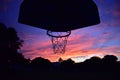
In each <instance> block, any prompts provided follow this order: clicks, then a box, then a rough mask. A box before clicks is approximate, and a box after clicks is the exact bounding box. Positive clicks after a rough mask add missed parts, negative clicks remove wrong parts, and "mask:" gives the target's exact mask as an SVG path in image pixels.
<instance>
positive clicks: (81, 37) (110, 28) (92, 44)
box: [0, 0, 120, 62]
mask: <svg viewBox="0 0 120 80" xmlns="http://www.w3.org/2000/svg"><path fill="white" fill-rule="evenodd" d="M22 1H23V0H0V22H2V23H4V24H5V25H6V26H8V27H14V28H15V29H16V31H17V32H18V33H17V34H18V36H19V37H20V39H22V40H24V44H23V47H22V48H21V50H20V52H22V54H23V55H24V57H25V58H27V59H34V58H35V57H43V58H46V59H49V60H50V61H51V62H55V61H58V59H59V58H60V57H61V58H63V59H68V58H71V59H72V60H74V61H75V62H81V61H84V60H85V59H88V58H90V57H92V56H98V57H101V58H102V57H103V56H104V55H115V56H117V57H118V60H120V6H119V5H120V0H94V2H95V3H96V4H97V6H98V9H99V14H100V20H101V23H100V24H98V25H94V26H89V27H86V28H81V29H77V30H73V31H72V33H71V35H70V36H69V38H68V43H67V46H66V52H65V53H64V54H54V53H53V49H52V44H51V41H50V38H49V37H48V36H47V35H46V30H43V29H40V28H35V27H34V26H28V25H24V24H21V23H18V14H19V8H20V4H21V2H22Z"/></svg>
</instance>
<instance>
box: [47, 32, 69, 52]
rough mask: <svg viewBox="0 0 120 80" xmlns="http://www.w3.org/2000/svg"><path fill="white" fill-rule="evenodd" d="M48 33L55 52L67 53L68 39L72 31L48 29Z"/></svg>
mask: <svg viewBox="0 0 120 80" xmlns="http://www.w3.org/2000/svg"><path fill="white" fill-rule="evenodd" d="M47 34H48V35H49V37H50V39H51V42H52V46H53V51H54V53H55V54H56V53H62V54H63V53H65V50H66V44H67V39H68V37H69V35H70V34H71V31H67V32H52V31H47Z"/></svg>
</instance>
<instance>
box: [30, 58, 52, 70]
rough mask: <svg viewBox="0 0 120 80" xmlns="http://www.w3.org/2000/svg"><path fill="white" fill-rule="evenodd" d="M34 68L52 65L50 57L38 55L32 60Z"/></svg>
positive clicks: (46, 67) (47, 67)
mask: <svg viewBox="0 0 120 80" xmlns="http://www.w3.org/2000/svg"><path fill="white" fill-rule="evenodd" d="M31 65H32V67H33V68H37V69H49V68H50V67H51V62H50V61H49V60H48V59H44V58H42V57H36V58H35V59H33V60H32V61H31Z"/></svg>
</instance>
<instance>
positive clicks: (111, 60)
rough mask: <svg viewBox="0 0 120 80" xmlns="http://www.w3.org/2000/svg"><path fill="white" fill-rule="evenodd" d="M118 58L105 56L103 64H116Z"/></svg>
mask: <svg viewBox="0 0 120 80" xmlns="http://www.w3.org/2000/svg"><path fill="white" fill-rule="evenodd" d="M117 60H118V58H117V57H116V56H114V55H105V56H104V58H103V59H102V61H103V63H105V64H112V63H116V62H117Z"/></svg>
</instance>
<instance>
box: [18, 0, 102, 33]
mask: <svg viewBox="0 0 120 80" xmlns="http://www.w3.org/2000/svg"><path fill="white" fill-rule="evenodd" d="M18 21H19V22H20V23H23V24H27V25H31V26H34V27H38V28H42V29H46V30H50V31H55V32H64V31H71V30H74V29H79V28H83V27H88V26H92V25H96V24H99V23H100V19H99V13H98V8H97V6H96V4H95V3H94V2H93V0H24V1H23V2H22V4H21V7H20V13H19V19H18Z"/></svg>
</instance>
